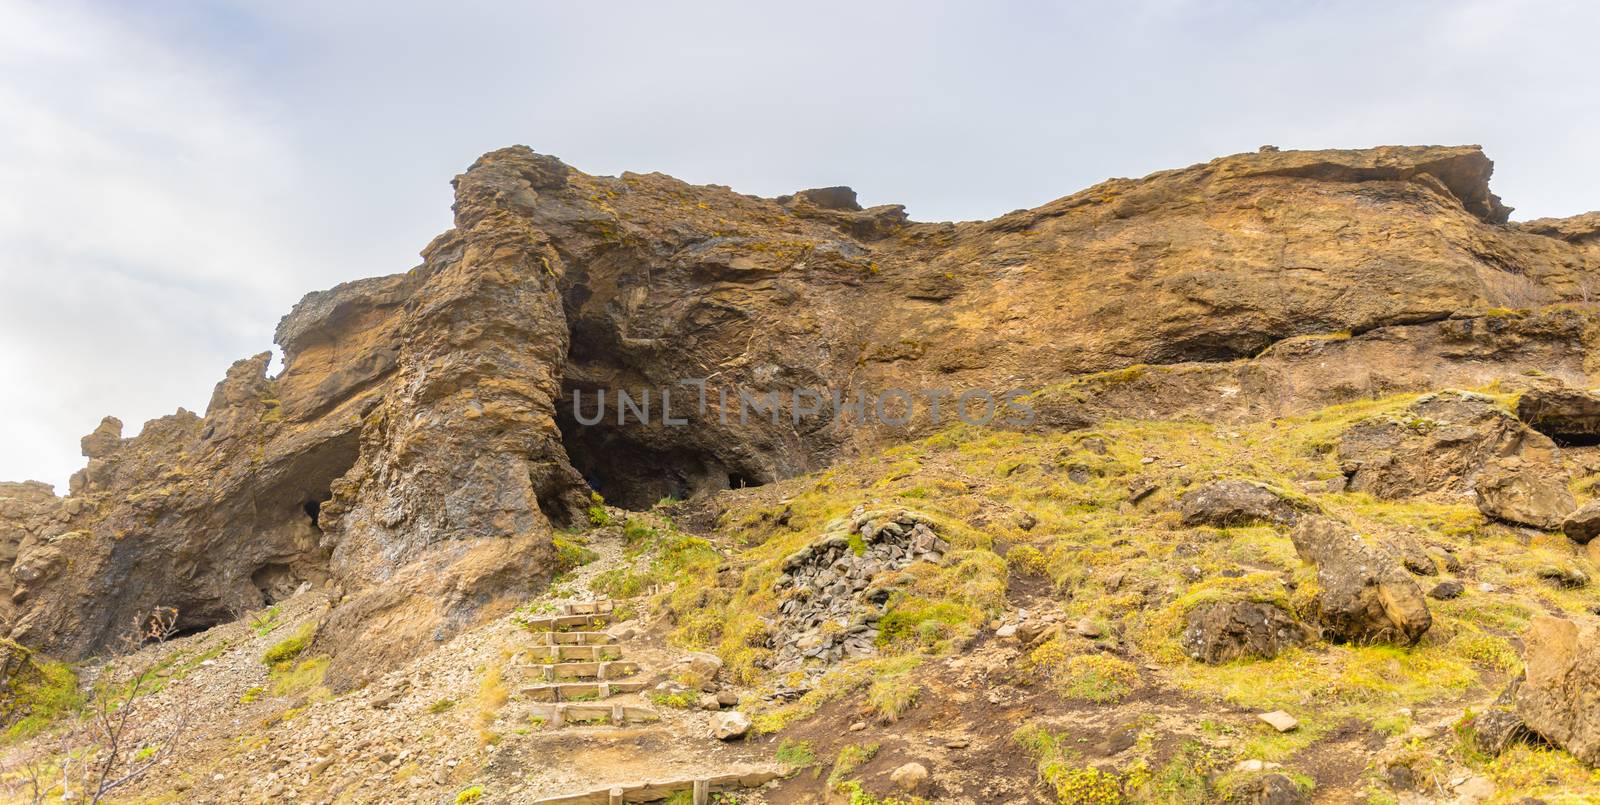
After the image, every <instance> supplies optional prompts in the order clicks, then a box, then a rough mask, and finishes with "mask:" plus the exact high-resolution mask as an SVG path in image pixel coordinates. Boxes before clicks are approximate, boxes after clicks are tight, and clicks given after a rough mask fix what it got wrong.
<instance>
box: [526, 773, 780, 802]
mask: <svg viewBox="0 0 1600 805" xmlns="http://www.w3.org/2000/svg"><path fill="white" fill-rule="evenodd" d="M781 776H783V775H782V773H781V772H780V771H778V770H776V769H771V768H764V767H757V766H748V767H741V768H738V770H736V771H731V772H728V773H726V774H719V775H716V776H714V777H701V778H698V779H695V778H690V779H683V780H651V781H648V782H636V783H622V784H620V785H613V786H607V787H606V788H600V789H596V790H593V791H585V792H583V793H579V794H561V795H558V796H554V797H545V798H544V799H536V800H534V801H533V802H532V803H531V805H624V804H625V803H630V802H656V801H659V800H663V799H666V798H668V797H670V796H672V795H673V794H676V793H679V792H681V791H688V792H690V797H691V799H690V801H691V802H693V803H694V805H706V803H709V802H710V801H711V795H712V794H713V793H717V792H724V791H736V790H738V789H741V788H755V787H756V786H759V785H765V784H766V783H768V782H770V781H772V780H776V779H778V778H779V777H781Z"/></svg>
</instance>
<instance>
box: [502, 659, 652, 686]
mask: <svg viewBox="0 0 1600 805" xmlns="http://www.w3.org/2000/svg"><path fill="white" fill-rule="evenodd" d="M521 668H522V669H525V670H526V673H527V675H528V676H531V677H532V678H534V679H542V680H544V681H546V682H559V681H561V680H563V679H600V680H607V679H621V678H623V677H628V676H633V675H634V674H637V673H639V664H638V663H636V662H629V661H627V660H610V661H606V662H558V663H554V664H550V665H524V666H521Z"/></svg>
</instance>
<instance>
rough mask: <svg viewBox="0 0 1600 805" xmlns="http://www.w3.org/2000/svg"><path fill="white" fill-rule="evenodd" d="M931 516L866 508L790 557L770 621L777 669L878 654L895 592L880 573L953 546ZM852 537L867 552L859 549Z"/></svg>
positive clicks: (936, 557) (933, 558)
mask: <svg viewBox="0 0 1600 805" xmlns="http://www.w3.org/2000/svg"><path fill="white" fill-rule="evenodd" d="M930 522H931V521H929V520H928V518H927V517H926V516H925V515H922V514H919V513H917V512H913V511H908V510H905V509H894V510H882V511H878V510H874V511H868V510H866V509H858V510H856V511H855V512H852V513H851V515H850V516H849V517H847V518H843V519H842V520H840V521H838V522H834V523H831V524H829V527H828V528H827V530H826V533H825V534H823V536H821V537H819V538H817V539H816V540H815V541H813V542H812V543H811V544H809V545H807V546H806V547H804V548H801V549H800V550H798V551H795V552H794V553H792V554H790V555H789V556H787V557H785V558H784V560H783V575H782V576H780V577H778V581H777V582H776V583H775V585H774V591H775V592H777V593H778V594H779V595H780V596H783V603H781V604H779V605H778V614H779V621H778V622H777V623H775V624H770V625H769V627H768V631H769V632H770V635H771V639H770V642H771V644H772V646H771V647H772V648H773V649H774V650H775V652H776V654H775V657H774V661H773V668H774V669H776V670H778V671H793V670H796V669H798V668H800V667H801V666H802V665H803V664H804V663H805V661H806V660H807V659H815V660H819V661H821V662H822V663H832V662H837V661H839V660H840V659H842V658H845V657H862V656H866V655H868V654H872V653H875V652H876V651H877V648H876V645H875V644H876V640H877V638H878V621H879V617H880V615H881V614H882V612H883V605H884V603H885V602H887V601H888V599H889V593H890V590H889V589H888V588H885V587H874V586H873V581H874V580H875V579H876V578H878V577H879V576H880V575H882V574H885V573H889V572H892V571H896V570H902V569H904V568H906V567H909V566H911V565H912V564H913V563H915V562H919V561H927V562H939V561H941V560H942V559H943V558H944V553H945V552H946V551H948V550H949V549H950V543H949V542H947V541H946V540H945V539H944V538H943V537H940V536H939V535H938V534H937V533H935V532H934V530H933V528H932V527H931V525H930ZM852 537H855V538H856V539H855V540H854V541H855V542H857V543H858V544H859V546H860V553H857V552H856V549H854V548H852V547H851V544H852V541H853V540H852Z"/></svg>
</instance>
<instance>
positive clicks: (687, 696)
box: [645, 690, 698, 710]
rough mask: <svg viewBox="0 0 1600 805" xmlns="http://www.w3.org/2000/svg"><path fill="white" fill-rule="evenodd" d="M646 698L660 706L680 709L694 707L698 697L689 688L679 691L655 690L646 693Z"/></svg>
mask: <svg viewBox="0 0 1600 805" xmlns="http://www.w3.org/2000/svg"><path fill="white" fill-rule="evenodd" d="M645 698H647V699H649V700H650V703H651V704H654V705H656V706H658V707H672V708H675V709H678V710H688V709H691V708H693V707H694V705H695V701H696V700H697V698H698V697H697V696H695V694H694V693H693V692H692V691H687V690H684V691H679V692H677V693H665V692H662V691H654V690H653V691H650V692H649V693H647V694H645Z"/></svg>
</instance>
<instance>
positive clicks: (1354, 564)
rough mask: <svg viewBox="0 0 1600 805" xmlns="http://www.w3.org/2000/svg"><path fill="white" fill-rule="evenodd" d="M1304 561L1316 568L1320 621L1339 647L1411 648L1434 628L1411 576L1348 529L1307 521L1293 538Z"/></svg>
mask: <svg viewBox="0 0 1600 805" xmlns="http://www.w3.org/2000/svg"><path fill="white" fill-rule="evenodd" d="M1292 539H1293V540H1294V547H1295V551H1296V552H1297V553H1299V555H1300V558H1302V559H1304V560H1306V561H1308V562H1311V563H1312V564H1314V565H1316V567H1317V596H1316V608H1317V619H1318V622H1319V623H1320V625H1321V626H1322V630H1323V636H1324V637H1326V638H1328V639H1330V640H1334V641H1337V642H1350V643H1369V642H1380V641H1381V642H1393V643H1402V644H1406V645H1411V644H1414V643H1416V642H1417V641H1418V640H1421V639H1422V635H1423V634H1424V633H1425V632H1427V631H1428V627H1430V626H1432V625H1433V617H1432V615H1430V614H1429V612H1428V604H1427V600H1426V599H1425V598H1424V597H1423V594H1422V589H1421V588H1420V587H1418V586H1417V583H1416V582H1415V581H1413V580H1412V578H1411V575H1410V574H1409V573H1407V572H1406V571H1405V569H1404V568H1402V567H1400V566H1399V565H1398V564H1396V563H1395V562H1394V560H1393V559H1390V558H1389V557H1387V556H1385V555H1384V554H1383V552H1381V551H1379V550H1377V549H1375V548H1372V547H1370V546H1369V545H1367V543H1366V541H1365V540H1363V539H1362V538H1361V536H1360V535H1358V534H1356V533H1355V532H1354V531H1353V530H1351V528H1350V527H1349V526H1347V525H1345V524H1344V523H1341V522H1339V521H1338V520H1335V519H1333V518H1330V517H1320V516H1316V517H1307V518H1305V519H1303V520H1301V522H1300V525H1299V526H1297V527H1296V528H1295V530H1294V533H1293V535H1292Z"/></svg>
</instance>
